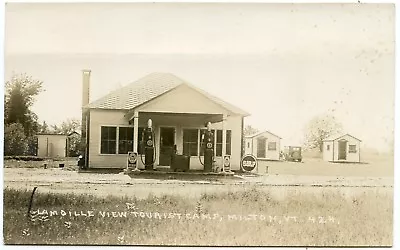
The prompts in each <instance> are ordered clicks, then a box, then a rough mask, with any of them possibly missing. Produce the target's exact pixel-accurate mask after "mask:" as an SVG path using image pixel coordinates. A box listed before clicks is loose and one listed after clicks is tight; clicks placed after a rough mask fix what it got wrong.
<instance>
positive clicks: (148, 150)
mask: <svg viewBox="0 0 400 250" xmlns="http://www.w3.org/2000/svg"><path fill="white" fill-rule="evenodd" d="M152 123H153V122H152V120H151V119H149V120H148V121H147V128H146V129H144V130H143V133H142V143H141V144H142V149H143V148H144V150H142V154H141V156H140V159H141V161H142V163H143V165H144V166H145V169H146V170H153V165H154V162H155V161H156V151H155V149H154V147H155V136H154V131H153V127H152ZM143 153H144V160H143Z"/></svg>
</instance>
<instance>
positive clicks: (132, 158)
mask: <svg viewBox="0 0 400 250" xmlns="http://www.w3.org/2000/svg"><path fill="white" fill-rule="evenodd" d="M137 155H138V154H137V153H135V152H128V168H136V164H137Z"/></svg>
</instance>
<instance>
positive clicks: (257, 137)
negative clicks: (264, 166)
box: [245, 131, 282, 161]
mask: <svg viewBox="0 0 400 250" xmlns="http://www.w3.org/2000/svg"><path fill="white" fill-rule="evenodd" d="M281 139H282V138H281V137H279V136H277V135H275V134H273V133H271V132H269V131H264V132H261V133H256V134H253V135H249V136H245V154H252V155H254V156H256V157H257V159H258V160H276V161H278V160H279V152H280V147H281V145H280V144H281Z"/></svg>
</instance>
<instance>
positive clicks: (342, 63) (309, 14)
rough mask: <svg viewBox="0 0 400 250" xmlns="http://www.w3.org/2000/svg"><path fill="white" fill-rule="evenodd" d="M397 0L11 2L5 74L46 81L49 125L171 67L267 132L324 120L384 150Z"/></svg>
mask: <svg viewBox="0 0 400 250" xmlns="http://www.w3.org/2000/svg"><path fill="white" fill-rule="evenodd" d="M394 12H395V8H394V5H393V4H227V3H225V4H223V3H222V4H221V3H220V4H194V3H189V4H182V3H181V4H177V3H174V4H162V3H156V4H138V3H136V4H57V5H54V4H10V3H8V4H7V6H6V23H5V24H6V27H5V38H6V39H5V48H6V49H5V78H6V80H9V79H10V78H11V76H12V74H13V73H27V74H29V75H31V76H33V77H34V78H36V79H40V80H42V81H43V86H44V89H45V90H46V91H45V92H43V93H41V94H40V95H39V96H38V97H37V99H36V103H35V105H34V107H33V110H34V111H35V112H36V113H37V114H38V116H39V119H40V120H41V121H43V120H45V121H46V122H47V123H48V124H57V123H60V122H61V121H63V120H66V119H67V118H77V119H79V118H80V112H81V109H80V106H81V88H82V72H81V70H82V69H91V70H92V75H91V92H90V94H91V96H90V99H91V101H94V100H96V99H97V98H100V97H101V96H103V95H106V94H107V93H108V92H110V91H111V90H114V89H117V88H119V87H121V86H124V85H126V84H129V83H131V82H133V81H135V80H137V79H139V78H141V77H143V76H145V75H147V74H149V73H152V72H169V73H173V74H175V75H176V76H178V77H180V78H182V79H184V80H186V81H188V82H190V83H192V84H194V85H196V86H198V87H200V88H202V89H204V90H206V91H207V92H209V93H211V94H213V95H215V96H218V97H220V98H222V99H223V100H225V101H227V102H230V103H232V104H234V105H236V106H238V107H240V108H242V109H244V110H246V111H248V112H249V113H251V116H249V117H247V118H246V120H245V123H246V124H251V125H252V126H253V127H256V128H258V129H259V130H269V131H271V132H272V133H274V134H277V135H279V136H280V137H282V138H283V144H286V145H295V144H301V143H302V137H303V134H304V127H305V126H306V124H307V122H308V121H310V120H311V119H312V118H313V117H315V116H317V115H320V114H326V113H327V114H332V115H334V116H335V117H336V118H337V120H338V121H340V122H341V123H342V124H343V128H344V132H346V133H350V134H352V135H354V136H355V137H357V138H360V139H361V140H362V143H363V145H364V146H366V147H370V148H376V149H377V150H380V151H385V150H387V149H389V148H390V144H391V142H393V130H394V86H395V53H394V47H395V42H394V41H395V25H394V24H395V18H394Z"/></svg>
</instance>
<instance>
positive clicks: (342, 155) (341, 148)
mask: <svg viewBox="0 0 400 250" xmlns="http://www.w3.org/2000/svg"><path fill="white" fill-rule="evenodd" d="M346 149H347V141H339V157H338V160H346V152H347V150H346Z"/></svg>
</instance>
